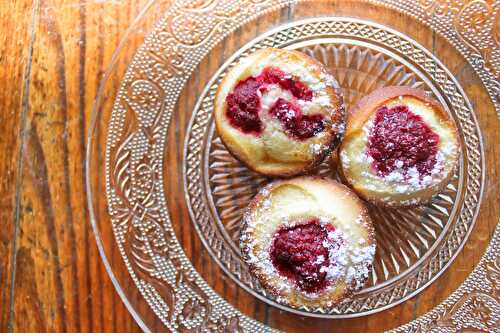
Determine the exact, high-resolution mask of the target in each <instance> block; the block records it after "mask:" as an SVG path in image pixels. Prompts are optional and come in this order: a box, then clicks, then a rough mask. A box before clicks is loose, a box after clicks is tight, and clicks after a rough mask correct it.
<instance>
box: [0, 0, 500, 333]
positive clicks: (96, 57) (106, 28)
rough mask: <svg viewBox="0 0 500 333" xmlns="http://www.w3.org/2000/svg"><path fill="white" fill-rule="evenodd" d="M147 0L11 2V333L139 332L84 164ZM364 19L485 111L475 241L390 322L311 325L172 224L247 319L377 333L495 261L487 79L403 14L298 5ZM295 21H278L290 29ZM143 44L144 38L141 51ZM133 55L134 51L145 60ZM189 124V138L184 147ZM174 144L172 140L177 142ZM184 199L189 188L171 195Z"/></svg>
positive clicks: (7, 296) (176, 214)
mask: <svg viewBox="0 0 500 333" xmlns="http://www.w3.org/2000/svg"><path fill="white" fill-rule="evenodd" d="M148 2H149V1H146V0H135V1H133V0H131V1H121V0H107V1H91V0H88V1H84V0H81V1H74V0H34V1H31V0H11V1H0V41H1V42H2V43H1V45H0V50H1V51H0V73H1V74H2V76H1V77H2V79H3V80H2V81H1V83H0V85H1V86H0V107H1V113H0V114H1V121H0V134H1V135H0V152H1V155H0V156H1V158H0V179H1V185H0V189H1V192H0V194H1V211H0V223H1V226H2V230H1V231H0V258H1V259H0V260H1V262H0V331H1V332H8V331H15V332H45V331H47V332H52V331H56V332H80V331H81V332H101V331H106V332H128V331H139V327H138V326H137V324H136V323H135V321H134V319H133V318H132V316H131V315H130V314H129V313H128V311H127V309H126V308H125V306H124V305H123V303H122V301H121V299H120V297H119V296H118V294H117V293H116V292H115V290H114V288H113V285H112V283H111V281H110V279H109V277H108V275H107V273H106V270H105V268H104V266H103V264H102V263H101V260H100V258H99V253H98V250H97V246H96V243H95V241H94V238H93V234H92V231H91V228H90V225H89V223H88V220H89V216H88V210H87V197H86V195H87V194H86V190H85V178H84V163H85V148H86V137H87V132H88V129H89V126H90V115H91V110H92V105H93V102H94V100H95V97H96V94H97V89H98V84H99V82H100V80H101V78H102V75H103V73H104V71H105V70H106V68H107V66H108V65H109V63H110V61H111V57H112V55H113V52H114V51H115V50H116V48H117V46H118V44H119V42H120V40H121V38H122V37H123V35H124V33H125V31H126V29H127V28H128V27H129V26H130V24H131V23H132V22H133V20H134V19H135V18H136V17H137V16H138V14H139V13H140V11H141V9H142V8H144V6H145V5H146V4H147V3H148ZM332 6H333V7H334V8H335V10H336V13H337V14H338V15H350V16H356V13H357V12H358V13H359V12H360V11H363V12H364V16H366V17H372V18H373V19H374V20H376V21H377V22H379V23H382V24H387V25H390V26H392V27H394V28H396V29H398V30H400V31H402V32H404V33H406V34H408V35H410V36H411V37H413V38H415V39H417V40H418V41H419V42H420V43H422V44H423V45H424V46H426V47H427V48H428V49H430V50H432V51H433V52H434V53H436V54H438V55H439V57H440V59H441V60H443V62H444V63H445V65H446V66H447V67H448V68H449V69H450V70H451V71H452V72H453V73H454V74H455V76H456V77H457V79H458V80H459V82H460V83H461V84H462V86H463V87H464V89H465V91H466V93H467V94H468V96H469V98H470V100H471V102H472V103H473V105H474V108H475V111H476V114H477V116H478V120H479V122H480V124H481V127H482V129H483V134H484V144H485V149H486V157H487V160H486V164H487V167H486V169H487V170H489V171H488V174H487V187H486V188H487V190H486V191H485V193H484V203H483V205H482V208H481V211H480V215H479V217H478V220H477V225H476V227H475V229H474V231H473V233H472V235H471V239H470V240H469V242H468V243H467V245H466V246H465V248H464V250H463V251H462V252H461V253H460V255H459V256H458V258H457V259H456V260H455V262H454V263H453V265H452V266H451V267H450V268H449V269H448V270H447V271H446V273H445V274H443V276H442V277H440V278H439V279H438V281H436V282H435V283H433V284H432V285H431V286H430V287H429V288H427V289H426V290H425V291H424V292H423V293H421V294H420V295H419V296H418V297H414V298H412V299H411V300H409V301H407V302H405V303H404V304H402V305H400V306H397V307H395V308H393V309H391V310H388V311H385V312H384V313H383V315H374V316H369V317H366V318H362V319H353V320H344V321H325V320H311V319H304V318H299V317H297V316H294V315H290V314H286V313H282V312H280V311H279V310H277V309H274V308H272V307H269V306H266V305H264V304H263V303H261V302H260V301H258V300H255V299H254V298H253V297H251V296H250V295H248V294H246V293H245V292H243V291H241V290H240V289H239V288H238V287H237V286H236V285H235V284H234V283H232V281H230V280H229V279H217V278H216V277H220V276H223V273H222V272H220V270H219V268H218V266H217V265H216V264H215V263H214V262H213V261H212V260H211V259H210V258H209V256H208V254H207V253H206V252H205V251H203V250H202V249H203V247H202V244H201V242H200V241H199V239H198V238H197V236H196V234H195V232H194V229H193V227H192V225H191V224H190V223H189V222H187V221H188V219H187V212H186V210H185V209H179V210H173V211H172V212H173V213H172V214H173V216H172V219H173V220H175V219H178V220H180V221H185V223H182V224H177V225H176V232H177V234H178V236H179V239H180V241H181V243H182V244H183V245H184V247H185V249H186V252H187V254H188V256H189V257H190V258H191V259H192V261H193V263H194V265H195V267H196V268H197V269H198V270H199V271H200V272H201V273H202V275H203V276H205V277H206V279H207V280H208V282H209V283H210V284H211V285H212V286H213V287H214V288H215V290H216V291H217V292H219V293H220V294H222V295H223V296H224V297H225V298H226V299H228V300H229V301H230V302H231V303H232V304H234V305H235V306H237V307H238V308H239V309H240V310H241V311H242V312H244V313H245V314H247V315H249V316H253V317H255V318H257V319H258V320H260V321H263V322H266V323H268V324H269V325H271V326H273V327H279V328H281V329H284V330H287V331H292V330H293V331H300V330H303V329H305V328H310V329H315V330H313V331H343V332H345V331H357V332H361V331H365V332H377V331H381V330H384V329H388V328H392V327H395V326H398V325H400V324H403V323H405V322H408V321H409V320H412V319H414V318H416V317H418V316H419V315H421V314H423V313H425V312H427V311H428V310H430V309H431V308H432V307H434V306H435V305H437V304H439V303H440V302H441V301H442V300H444V299H445V298H446V297H447V296H448V295H449V294H450V293H451V292H452V291H453V290H455V289H456V288H457V287H458V286H459V285H460V284H461V283H462V282H463V281H464V279H465V278H466V277H467V275H468V274H469V273H470V272H471V270H472V269H473V268H474V266H475V265H476V264H477V262H478V261H479V259H480V257H481V255H482V254H483V253H484V249H485V248H486V246H487V244H488V242H489V239H490V238H491V236H492V233H493V230H494V228H495V226H496V224H497V221H498V218H499V217H500V207H499V204H498V202H496V199H497V198H498V197H500V186H499V184H500V177H499V176H498V171H497V170H500V158H499V156H500V146H499V145H498V144H494V143H498V142H500V133H499V131H498V128H499V127H498V126H499V120H498V118H497V116H496V115H495V112H494V109H493V106H492V104H491V102H490V100H489V97H488V96H487V95H485V92H484V89H483V88H482V86H481V82H480V80H479V78H478V77H477V76H476V75H475V74H474V72H473V70H472V69H471V67H470V66H469V65H468V64H467V63H466V62H465V61H464V60H463V58H462V57H461V56H460V55H459V54H458V53H457V52H456V51H455V50H454V49H453V48H450V47H449V46H448V45H447V44H446V43H445V42H444V41H443V40H441V37H439V36H437V35H435V34H434V33H432V32H431V31H430V30H428V29H427V28H425V27H422V26H416V27H415V26H409V25H408V24H407V22H408V19H407V18H406V17H404V16H402V15H399V14H396V13H394V12H390V11H387V10H385V11H381V10H379V9H378V8H375V7H373V6H367V5H360V4H359V3H357V2H348V3H347V4H343V5H342V6H340V5H339V4H338V3H335V2H334V3H329V4H326V3H320V4H317V5H315V6H314V8H312V7H311V6H309V7H308V6H305V5H299V6H297V7H296V8H295V9H294V12H293V15H294V16H295V17H301V16H312V15H321V13H322V12H324V11H327V10H330V11H331V9H332ZM291 15H292V14H291V12H290V10H288V9H284V10H282V11H281V12H278V13H276V14H273V15H270V16H269V17H268V18H266V19H265V20H270V21H272V23H273V24H279V23H281V22H286V21H287V20H289V19H290V18H292V17H290V16H291ZM265 25H266V24H264V22H263V21H261V23H260V24H257V25H256V26H255V27H252V28H248V29H246V30H244V31H241V32H239V33H238V34H232V35H231V36H230V38H229V39H228V40H227V41H226V42H225V43H224V47H223V48H220V51H217V52H219V53H217V54H216V55H217V56H218V57H219V58H220V59H227V57H228V56H229V55H230V54H231V53H232V52H234V51H235V49H237V47H238V46H239V45H240V43H239V42H240V40H239V38H241V39H242V40H244V39H246V38H248V37H249V36H252V35H258V34H260V33H262V32H263V31H264V28H261V27H262V26H265ZM141 42H142V40H141V39H140V38H138V39H137V44H140V43H141ZM133 52H134V49H131V50H130V53H131V54H133ZM217 66H218V65H217V62H211V61H210V59H207V60H206V61H203V62H202V64H201V65H200V71H199V73H200V74H199V77H194V78H193V79H191V80H190V81H189V82H188V85H191V87H193V90H194V91H195V93H187V92H185V93H184V94H183V96H182V98H181V100H180V101H179V109H182V108H185V109H186V111H187V112H186V113H185V114H184V113H177V114H176V115H174V117H176V118H174V121H178V122H179V124H181V125H186V124H187V121H188V119H189V113H190V112H191V111H190V110H192V108H190V106H191V105H192V104H193V103H194V102H195V101H196V98H197V95H198V94H199V93H200V91H201V90H202V89H203V86H202V82H203V80H200V77H204V76H208V75H209V74H210V73H213V71H214V70H215V69H216V67H217ZM184 129H185V126H179V131H180V133H176V134H175V133H173V131H170V132H169V135H180V136H181V137H182V136H183V131H184ZM174 141H175V140H170V142H174ZM169 152H170V153H169V154H167V157H166V158H167V159H168V160H169V161H170V163H171V165H172V167H174V168H177V167H178V166H176V161H180V159H179V157H180V156H181V154H182V153H181V152H179V150H178V149H174V147H171V149H170V150H169ZM167 185H168V186H171V187H172V191H175V190H178V193H180V195H182V191H183V189H182V183H181V182H180V180H179V179H177V181H174V180H173V179H172V180H171V181H170V182H168V183H167Z"/></svg>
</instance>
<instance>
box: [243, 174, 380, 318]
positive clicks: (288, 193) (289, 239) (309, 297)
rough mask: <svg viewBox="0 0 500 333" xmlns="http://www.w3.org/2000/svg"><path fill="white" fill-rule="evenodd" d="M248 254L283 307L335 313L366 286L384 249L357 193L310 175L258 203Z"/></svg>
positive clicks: (246, 235) (247, 234)
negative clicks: (378, 247)
mask: <svg viewBox="0 0 500 333" xmlns="http://www.w3.org/2000/svg"><path fill="white" fill-rule="evenodd" d="M240 247H241V251H242V254H243V258H244V260H245V261H246V262H247V264H248V265H249V267H250V271H251V272H252V274H254V275H255V276H256V277H257V278H258V280H259V281H260V283H261V285H262V286H263V287H264V288H265V289H266V290H267V291H268V293H269V294H271V295H274V296H275V297H276V298H277V300H278V302H280V303H282V304H287V305H290V306H292V307H295V308H301V307H306V308H311V307H320V308H323V309H328V308H331V307H333V306H334V305H335V304H337V303H339V302H340V301H342V300H343V299H345V298H347V297H349V296H350V295H351V294H352V293H353V292H354V291H355V290H357V289H360V288H362V287H363V285H364V284H365V282H366V280H367V279H368V276H369V274H370V271H371V267H372V262H373V258H374V255H375V247H376V245H375V236H374V229H373V226H372V222H371V220H370V217H369V215H368V211H367V209H366V207H365V206H364V204H363V202H362V201H361V200H360V199H359V198H358V197H357V196H356V195H355V194H354V193H353V192H352V191H351V190H350V189H349V188H347V187H346V186H344V185H342V184H340V183H338V182H335V181H333V180H328V179H324V178H319V177H311V176H303V177H297V178H293V179H285V180H278V181H275V182H273V183H270V184H269V185H267V186H266V187H264V188H263V189H262V190H261V191H260V192H259V193H258V194H257V195H256V196H255V198H253V200H252V202H251V203H250V205H249V206H248V209H247V211H246V212H245V214H244V217H243V228H242V232H241V236H240Z"/></svg>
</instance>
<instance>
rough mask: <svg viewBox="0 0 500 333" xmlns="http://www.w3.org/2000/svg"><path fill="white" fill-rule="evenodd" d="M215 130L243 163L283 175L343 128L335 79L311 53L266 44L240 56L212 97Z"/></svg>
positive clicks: (307, 161) (314, 160)
mask: <svg viewBox="0 0 500 333" xmlns="http://www.w3.org/2000/svg"><path fill="white" fill-rule="evenodd" d="M214 117H215V124H216V127H217V132H218V133H219V136H220V137H221V139H222V142H223V143H224V144H225V146H226V147H227V149H228V150H229V151H230V152H231V154H232V155H234V156H235V157H236V158H237V159H238V160H240V161H241V162H243V163H244V164H245V165H246V166H247V167H248V168H250V169H252V170H254V171H256V172H259V173H261V174H264V175H267V176H281V177H289V176H292V175H296V174H299V173H304V172H307V171H309V170H311V169H312V168H314V167H315V166H316V165H318V164H319V163H320V162H321V161H322V160H323V159H324V157H325V156H326V155H327V154H328V153H329V152H330V151H331V150H332V149H333V148H335V147H336V146H337V144H338V142H339V140H340V138H341V137H342V134H343V132H344V128H345V119H344V108H343V102H342V97H341V95H340V89H339V86H338V83H337V82H336V80H335V79H334V78H333V76H332V75H331V74H329V73H328V71H327V69H326V68H325V67H324V66H323V65H322V64H321V63H320V62H318V61H316V60H315V59H313V58H311V57H309V56H307V55H306V54H303V53H301V52H297V51H287V50H281V49H273V48H268V49H264V50H259V51H257V52H255V53H253V54H251V55H250V56H248V57H246V58H244V59H243V60H241V61H240V62H239V63H238V64H237V65H236V66H235V67H233V68H232V69H231V70H230V71H229V72H228V73H227V75H226V76H225V77H224V79H223V80H222V82H221V83H220V85H219V88H218V90H217V94H216V97H215V105H214Z"/></svg>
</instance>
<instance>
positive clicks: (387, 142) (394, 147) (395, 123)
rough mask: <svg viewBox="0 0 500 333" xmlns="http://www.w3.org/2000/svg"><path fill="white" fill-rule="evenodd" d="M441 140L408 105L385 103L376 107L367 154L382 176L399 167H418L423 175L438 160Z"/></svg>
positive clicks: (430, 169)
mask: <svg viewBox="0 0 500 333" xmlns="http://www.w3.org/2000/svg"><path fill="white" fill-rule="evenodd" d="M438 144H439V136H438V135H437V134H436V133H434V131H433V130H432V129H431V128H430V127H429V126H428V125H427V124H426V123H425V122H424V120H423V119H422V117H421V116H419V115H416V114H414V113H413V112H411V111H410V110H409V109H408V107H407V106H404V105H401V106H395V107H392V108H387V107H386V106H383V107H381V108H380V109H378V110H377V113H376V115H375V121H374V123H373V128H372V129H371V131H370V135H369V137H368V154H369V156H371V157H372V158H373V160H374V161H373V163H372V166H373V168H374V169H375V170H376V171H377V172H378V174H380V175H382V176H386V175H388V174H390V173H391V172H392V171H394V170H396V169H398V168H400V169H403V170H405V171H408V169H410V168H412V167H415V168H416V169H417V170H418V172H419V175H420V177H423V176H425V175H430V174H431V172H432V170H433V168H434V165H435V164H436V154H437V151H438Z"/></svg>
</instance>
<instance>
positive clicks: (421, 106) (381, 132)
mask: <svg viewBox="0 0 500 333" xmlns="http://www.w3.org/2000/svg"><path fill="white" fill-rule="evenodd" d="M457 133H458V131H457V128H456V126H455V123H454V122H453V121H452V120H451V119H450V117H449V115H448V114H447V113H446V112H445V111H444V109H443V107H442V106H441V104H439V102H437V101H436V100H434V99H432V98H429V97H427V96H426V95H425V93H424V91H422V90H418V89H414V88H409V87H385V88H381V89H378V90H376V91H374V92H373V93H371V94H370V95H368V96H365V97H364V98H362V99H361V100H360V101H359V102H358V103H357V104H356V105H354V106H353V107H352V109H351V110H350V111H349V114H348V119H347V127H346V133H345V138H344V140H343V142H342V144H341V146H340V148H339V160H340V163H339V164H340V171H341V174H342V176H343V178H344V179H345V180H346V182H347V183H349V185H350V186H351V187H352V188H353V189H354V190H355V191H356V192H357V193H358V194H359V195H360V196H361V197H363V198H364V199H366V200H367V201H370V202H371V203H373V204H375V205H380V206H390V207H405V206H415V205H419V204H422V203H425V202H427V201H429V200H430V199H431V198H432V197H433V196H434V195H436V194H437V193H439V192H440V191H441V190H442V189H443V188H444V187H445V186H446V185H447V184H448V183H449V181H450V179H451V178H452V177H453V174H454V170H455V168H456V165H457V163H458V157H459V141H458V134H457Z"/></svg>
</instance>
